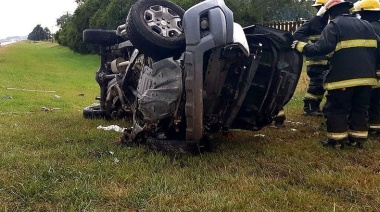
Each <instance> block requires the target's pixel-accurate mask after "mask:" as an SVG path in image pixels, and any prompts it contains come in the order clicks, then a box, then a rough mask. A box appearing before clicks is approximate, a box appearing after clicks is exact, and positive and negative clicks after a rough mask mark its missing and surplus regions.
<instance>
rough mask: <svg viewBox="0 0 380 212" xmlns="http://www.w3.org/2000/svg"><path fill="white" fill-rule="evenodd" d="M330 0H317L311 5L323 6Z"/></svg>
mask: <svg viewBox="0 0 380 212" xmlns="http://www.w3.org/2000/svg"><path fill="white" fill-rule="evenodd" d="M327 1H328V0H315V2H314V4H313V5H311V6H312V7H318V6H323V5H324V4H325V3H326V2H327Z"/></svg>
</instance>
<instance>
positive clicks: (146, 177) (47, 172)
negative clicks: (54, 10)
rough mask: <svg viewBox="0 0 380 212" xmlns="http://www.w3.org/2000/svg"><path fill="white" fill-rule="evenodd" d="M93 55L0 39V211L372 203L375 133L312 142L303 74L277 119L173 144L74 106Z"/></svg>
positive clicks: (371, 206)
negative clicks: (345, 145) (139, 136)
mask: <svg viewBox="0 0 380 212" xmlns="http://www.w3.org/2000/svg"><path fill="white" fill-rule="evenodd" d="M98 65H99V58H98V56H97V55H79V54H75V53H73V52H72V51H70V50H68V49H67V48H64V47H60V46H58V45H56V44H52V43H44V42H42V43H33V44H32V43H28V42H18V43H15V44H11V45H7V46H3V47H1V48H0V151H1V154H0V210H1V211H140V210H142V211H380V137H379V136H375V135H371V137H370V140H369V142H368V143H366V146H365V149H364V150H356V149H344V150H334V149H325V148H323V147H321V146H320V145H319V143H318V141H319V140H321V139H323V138H324V135H325V129H324V128H323V127H322V126H321V123H322V122H323V119H322V118H310V117H304V116H302V115H301V108H302V97H303V95H304V91H303V90H304V87H305V86H306V84H307V80H306V79H305V78H304V77H303V78H302V79H301V81H300V83H299V88H298V90H297V92H296V95H295V96H294V98H293V99H292V101H291V102H290V103H289V105H287V106H286V108H285V109H286V113H287V116H288V121H287V122H286V124H285V127H283V128H281V129H275V128H271V127H268V128H265V129H263V130H261V131H258V132H246V131H238V132H234V136H235V139H234V140H226V139H225V138H223V137H222V136H219V135H215V137H214V139H213V140H212V145H213V146H214V147H215V149H214V151H213V152H211V153H205V154H202V155H200V156H191V155H180V156H178V155H177V156H175V155H169V154H163V153H155V152H151V151H148V150H146V149H145V148H143V147H127V146H123V145H120V144H118V142H117V141H118V139H119V136H120V134H118V133H116V132H107V131H102V130H97V129H96V127H97V126H99V125H111V124H117V125H120V126H123V127H125V126H128V125H129V123H127V122H124V121H104V120H85V119H83V118H82V109H83V108H84V107H85V106H88V105H90V104H92V103H94V102H96V101H95V100H94V97H95V96H97V95H98V92H99V89H98V85H97V83H96V82H95V79H94V78H95V75H94V74H95V71H96V70H97V68H98ZM43 108H54V109H55V110H52V111H49V112H46V111H44V110H43Z"/></svg>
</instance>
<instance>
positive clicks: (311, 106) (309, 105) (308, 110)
mask: <svg viewBox="0 0 380 212" xmlns="http://www.w3.org/2000/svg"><path fill="white" fill-rule="evenodd" d="M303 102H304V106H303V114H304V115H305V116H318V117H322V116H323V114H322V111H321V109H320V108H319V104H320V103H321V101H320V100H314V99H304V100H303Z"/></svg>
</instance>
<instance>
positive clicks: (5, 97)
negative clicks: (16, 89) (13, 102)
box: [1, 95, 12, 99]
mask: <svg viewBox="0 0 380 212" xmlns="http://www.w3.org/2000/svg"><path fill="white" fill-rule="evenodd" d="M1 99H12V97H11V96H8V95H4V96H2V97H1Z"/></svg>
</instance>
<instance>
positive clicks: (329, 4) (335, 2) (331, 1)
mask: <svg viewBox="0 0 380 212" xmlns="http://www.w3.org/2000/svg"><path fill="white" fill-rule="evenodd" d="M340 4H346V5H348V6H349V7H350V8H351V7H352V6H353V4H352V3H351V2H345V1H344V0H329V1H328V2H326V4H325V7H326V10H329V9H331V8H332V7H334V6H336V5H340Z"/></svg>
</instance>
